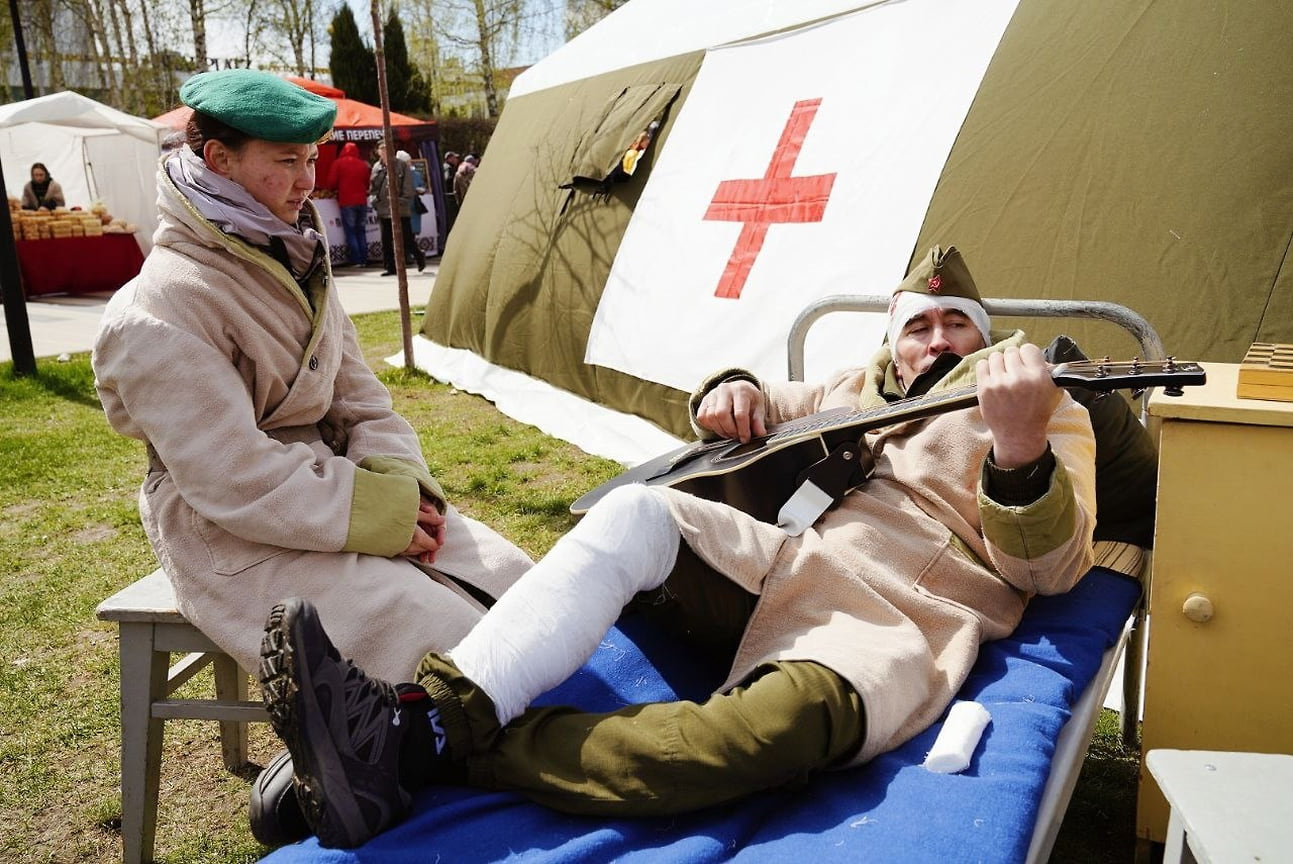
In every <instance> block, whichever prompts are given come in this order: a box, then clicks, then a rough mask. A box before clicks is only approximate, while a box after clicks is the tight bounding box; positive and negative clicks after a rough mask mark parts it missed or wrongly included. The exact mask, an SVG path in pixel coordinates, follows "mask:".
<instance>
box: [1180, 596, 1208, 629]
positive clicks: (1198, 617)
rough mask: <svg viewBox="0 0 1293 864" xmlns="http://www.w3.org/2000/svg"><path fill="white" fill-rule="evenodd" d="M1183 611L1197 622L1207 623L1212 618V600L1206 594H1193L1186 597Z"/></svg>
mask: <svg viewBox="0 0 1293 864" xmlns="http://www.w3.org/2000/svg"><path fill="white" fill-rule="evenodd" d="M1181 612H1183V613H1184V614H1185V617H1186V618H1189V619H1190V620H1191V621H1193V622H1194V623H1195V624H1206V623H1207V622H1209V621H1211V620H1212V601H1211V600H1209V599H1208V598H1207V596H1206V595H1203V594H1191V595H1190V596H1189V597H1186V598H1185V605H1183V606H1182V607H1181Z"/></svg>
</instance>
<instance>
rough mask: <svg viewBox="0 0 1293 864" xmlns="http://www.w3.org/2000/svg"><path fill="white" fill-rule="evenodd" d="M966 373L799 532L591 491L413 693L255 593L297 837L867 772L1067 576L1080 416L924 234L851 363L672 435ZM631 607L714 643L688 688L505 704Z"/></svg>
mask: <svg viewBox="0 0 1293 864" xmlns="http://www.w3.org/2000/svg"><path fill="white" fill-rule="evenodd" d="M967 384H977V389H978V405H977V406H976V407H968V408H962V409H959V410H954V411H950V412H947V413H943V414H939V415H937V416H933V417H928V418H925V419H920V420H915V421H910V422H905V423H900V424H897V425H892V426H888V427H885V428H882V429H878V430H876V431H874V432H870V433H867V435H866V441H865V443H866V444H867V446H868V447H869V449H870V452H871V455H872V457H873V458H874V463H875V467H874V473H873V476H872V477H871V478H870V480H869V481H868V482H866V483H865V484H863V485H862V486H861V487H860V488H859V489H857V490H855V491H852V492H850V493H848V494H847V495H845V496H844V498H843V499H842V501H841V502H840V504H839V506H837V507H835V508H834V509H831V510H829V511H828V512H826V513H825V514H824V515H822V516H821V518H820V519H819V520H817V521H816V522H815V524H813V525H812V526H811V527H809V528H807V530H805V531H803V532H802V533H801V534H799V535H798V536H789V535H788V534H787V533H786V532H785V531H783V530H782V529H780V528H778V527H776V526H774V525H771V524H769V523H766V522H761V521H758V520H757V519H755V518H753V517H751V516H749V515H747V514H745V513H743V512H741V511H739V510H737V509H735V508H733V507H731V506H729V505H727V504H723V503H718V502H714V501H709V500H705V499H702V498H698V497H695V496H692V495H689V494H686V493H684V492H681V491H679V490H677V489H672V488H664V487H658V486H652V487H647V486H641V485H629V486H624V487H622V488H619V489H616V490H614V491H612V492H611V493H609V494H608V495H607V496H606V497H605V498H603V499H602V500H601V501H599V502H598V503H597V504H596V505H594V506H593V507H592V508H591V509H590V510H589V512H588V513H587V515H586V516H585V517H584V519H583V520H582V521H581V522H580V523H579V524H578V525H577V526H576V527H575V528H574V529H573V530H572V531H571V532H570V533H569V534H567V535H566V536H565V537H563V538H562V539H561V540H560V541H558V543H557V544H556V545H555V546H554V547H553V549H552V550H551V552H549V553H548V555H547V556H545V557H544V558H543V560H542V561H540V562H539V563H538V564H537V565H535V567H534V568H533V569H532V570H531V571H529V572H528V573H527V574H526V575H524V576H523V577H522V578H521V579H520V580H519V581H518V582H517V583H516V584H515V585H514V586H513V587H512V588H511V590H510V591H508V592H507V593H506V594H504V596H503V597H502V599H501V600H500V601H499V602H498V603H497V604H496V605H495V606H494V607H493V608H492V609H491V610H490V611H489V612H488V613H487V614H486V615H485V616H484V617H483V618H482V619H481V620H480V622H479V623H478V624H477V625H476V626H475V627H474V628H473V629H472V631H471V632H470V633H469V634H468V635H467V636H466V637H465V638H464V639H462V641H461V642H459V643H458V644H457V645H456V646H455V647H454V648H453V649H451V650H450V651H448V652H446V653H430V654H427V655H426V656H425V657H424V658H423V659H422V661H421V663H419V664H418V666H417V669H416V670H411V671H412V675H411V680H412V681H413V682H416V683H400V684H395V685H392V684H389V683H386V682H384V681H380V680H377V679H374V678H369V677H367V676H366V675H365V673H364V672H363V671H362V670H360V669H359V668H357V667H355V666H354V664H352V663H351V662H350V661H346V660H342V659H341V658H340V656H339V654H338V652H337V651H336V649H335V648H334V647H333V646H332V643H331V642H330V640H329V638H328V636H327V634H326V632H325V629H324V624H325V623H326V622H323V621H321V620H320V618H319V616H318V614H317V613H316V611H315V609H314V608H313V606H311V605H310V604H309V603H308V602H305V601H302V600H298V599H292V600H288V601H286V602H285V603H283V604H281V605H279V606H277V607H275V608H274V610H273V611H272V612H271V613H270V616H269V620H268V623H267V625H266V633H265V638H264V642H263V645H262V652H261V658H262V659H261V665H260V677H261V682H262V686H263V689H264V695H265V699H266V702H267V704H268V707H269V711H270V717H271V721H272V723H273V726H274V729H275V731H276V732H277V733H278V734H279V735H280V736H281V737H282V738H283V740H284V741H285V742H286V743H287V746H288V749H289V750H291V752H292V758H293V763H294V765H295V772H296V781H295V782H296V785H297V792H298V795H299V797H300V799H301V802H302V806H303V808H304V812H305V814H306V818H307V821H308V822H309V823H310V825H311V827H312V828H313V829H314V830H315V832H316V833H317V834H318V835H319V839H320V842H321V843H322V844H323V845H325V846H344V847H350V846H356V845H359V844H362V843H364V842H365V841H366V840H368V839H369V838H371V837H372V836H373V835H375V834H377V833H378V832H380V831H382V830H384V829H386V828H388V827H390V826H391V825H393V824H395V823H397V822H398V821H400V820H401V819H402V818H404V816H405V815H406V813H407V811H408V809H409V805H410V802H411V800H412V797H413V795H414V793H416V792H417V790H418V789H419V788H421V787H422V786H423V785H425V784H430V783H464V782H465V783H468V784H470V785H472V786H476V787H480V788H485V789H497V790H510V791H515V792H518V793H520V794H522V795H525V796H527V797H528V798H530V799H532V800H534V801H537V802H539V803H541V804H544V805H547V806H549V807H552V808H555V809H558V810H562V811H566V812H571V813H580V814H599V815H625V816H646V815H655V814H668V813H678V812H683V811H689V810H695V809H699V808H703V807H707V806H710V805H714V804H719V803H722V802H726V801H730V800H732V799H736V798H739V797H741V796H745V795H748V794H751V793H753V792H756V791H758V790H761V789H767V788H771V787H776V786H779V785H782V784H785V783H787V782H790V781H793V780H795V779H798V778H801V777H803V776H804V775H806V774H809V773H811V772H814V771H820V770H825V769H832V768H842V767H846V766H851V765H856V764H859V763H862V762H866V761H867V760H869V759H871V758H872V757H874V756H876V755H877V754H879V753H882V752H884V751H887V750H889V749H892V748H894V747H896V746H898V745H899V744H901V743H902V742H904V741H906V740H907V739H909V738H911V737H912V736H914V735H916V734H918V733H919V732H921V731H922V730H923V729H925V728H926V727H927V726H929V725H930V724H931V723H932V722H933V721H935V720H936V719H937V718H938V717H939V716H940V715H941V713H942V712H943V711H944V709H945V708H946V707H947V705H948V703H949V702H950V700H951V699H952V696H953V694H954V693H956V691H957V690H958V689H959V688H960V686H961V684H962V683H963V681H964V680H965V678H966V675H967V674H968V672H969V670H970V668H971V666H972V664H973V663H974V660H975V657H976V656H977V653H978V649H979V645H980V644H981V643H983V642H984V641H986V640H990V639H996V638H1000V637H1003V636H1005V635H1007V634H1009V633H1010V632H1011V631H1012V630H1013V629H1014V627H1015V626H1016V625H1017V624H1018V622H1019V620H1020V617H1021V615H1022V613H1023V610H1024V606H1025V604H1026V603H1027V600H1028V598H1029V596H1031V595H1032V594H1035V593H1045V594H1050V593H1060V592H1064V591H1066V590H1068V589H1069V588H1071V587H1072V586H1073V585H1074V584H1075V583H1076V582H1077V581H1078V580H1079V579H1080V578H1081V577H1082V575H1083V574H1084V573H1086V572H1087V570H1088V569H1089V568H1090V567H1091V565H1092V558H1093V554H1092V531H1093V527H1094V524H1095V482H1094V475H1095V465H1094V456H1095V442H1094V438H1093V436H1092V431H1091V424H1090V420H1089V418H1088V415H1087V412H1086V410H1085V409H1084V408H1082V407H1081V406H1080V405H1079V404H1077V403H1076V402H1075V401H1074V400H1073V399H1072V398H1071V397H1069V396H1068V395H1067V394H1066V393H1064V392H1062V391H1061V390H1059V389H1058V388H1057V387H1056V386H1055V384H1054V383H1053V381H1052V378H1051V375H1050V372H1049V369H1048V367H1047V365H1046V363H1045V361H1044V359H1043V356H1042V352H1041V351H1040V349H1038V348H1037V347H1036V346H1035V345H1032V344H1028V343H1026V342H1025V337H1024V334H1023V333H1022V332H1020V331H1013V332H993V333H990V332H989V320H988V316H987V313H986V312H985V310H984V308H983V306H982V303H981V300H980V297H979V292H978V290H977V288H976V287H975V284H974V280H973V278H972V277H971V275H970V273H969V270H968V269H967V267H966V265H965V262H964V261H963V259H962V257H961V256H960V254H959V253H958V252H957V251H956V250H955V249H952V248H949V249H947V250H946V251H944V250H942V249H940V248H939V247H937V246H936V247H934V248H933V249H932V250H931V251H930V253H929V254H928V255H927V256H926V257H925V258H924V259H923V260H922V261H921V263H920V265H919V266H918V267H916V268H915V270H914V271H913V272H912V273H911V274H910V275H909V276H908V277H907V278H906V279H905V280H903V282H902V283H901V284H900V285H899V286H898V287H897V289H895V292H894V295H893V301H892V303H891V305H890V321H889V331H888V336H887V341H886V344H885V345H883V346H882V347H881V348H880V350H879V351H878V352H877V354H876V355H875V357H874V358H873V360H872V362H871V364H870V366H869V367H867V368H865V369H861V368H859V369H851V370H847V371H845V372H843V373H840V374H837V375H836V376H834V377H833V378H831V379H830V380H828V381H827V382H825V383H823V384H818V385H808V384H804V383H799V382H786V383H776V384H772V383H768V384H760V382H758V380H757V378H756V377H755V376H754V375H752V374H750V373H748V372H745V371H743V370H728V371H725V372H723V373H720V374H718V375H715V376H713V377H711V378H710V379H709V380H707V381H706V382H705V383H704V384H702V386H701V387H700V388H698V389H697V391H696V393H695V394H693V397H692V401H691V405H692V413H693V417H694V420H695V423H696V425H697V427H698V428H699V429H701V430H704V431H705V432H706V433H707V434H709V435H711V436H713V435H720V436H726V437H730V438H738V439H740V440H742V441H744V440H747V439H749V438H750V437H751V436H757V435H761V434H763V433H764V431H765V430H766V428H767V426H768V425H769V424H775V423H780V422H784V421H786V420H788V419H791V418H795V417H799V416H803V415H806V414H809V413H812V412H816V411H821V410H826V409H831V408H836V407H847V408H859V407H862V408H865V407H868V406H877V405H883V404H885V403H886V402H888V401H896V400H898V399H901V398H906V397H911V396H917V395H920V394H923V393H929V392H937V391H940V390H944V389H950V388H955V387H958V386H963V385H967ZM635 597H636V598H638V600H639V602H647V603H652V602H657V601H658V602H659V603H660V607H659V608H663V609H665V610H667V611H668V614H670V615H672V616H673V617H675V618H676V619H677V621H678V622H679V624H680V626H679V628H678V629H680V630H682V631H684V632H690V633H692V634H695V635H697V636H698V637H700V638H701V639H702V640H703V641H705V642H706V643H707V644H709V645H714V644H719V645H723V646H725V648H724V650H726V651H728V655H727V656H728V657H729V658H730V664H731V665H730V672H729V674H728V677H727V680H726V681H724V682H723V684H722V685H721V686H720V687H719V688H718V689H717V690H716V691H715V693H714V694H713V695H712V696H711V697H709V698H708V699H707V700H706V701H704V702H703V703H695V702H686V701H678V702H663V703H652V704H645V705H631V706H626V707H624V708H622V709H620V710H618V711H614V712H611V713H607V714H590V713H586V712H583V711H580V710H577V709H573V708H563V707H547V708H530V707H529V706H530V703H531V702H532V700H534V699H535V698H536V697H537V696H539V695H540V694H542V693H544V692H545V691H547V690H548V689H550V688H552V687H553V686H555V685H556V684H558V683H560V682H561V681H562V680H564V679H565V678H566V677H567V676H569V675H570V674H572V673H573V672H574V671H575V670H576V669H577V668H578V667H579V666H580V665H581V664H582V663H583V662H584V661H585V660H586V659H588V658H589V656H590V655H591V654H592V652H593V651H594V650H595V649H596V648H597V646H598V643H599V641H600V639H601V638H602V636H603V634H604V633H605V632H606V630H607V629H608V628H609V627H610V626H611V625H612V624H613V623H614V622H615V620H616V619H617V617H618V616H619V615H620V612H621V610H622V609H623V607H624V606H625V605H626V604H627V603H629V602H630V601H633V600H634V598H635Z"/></svg>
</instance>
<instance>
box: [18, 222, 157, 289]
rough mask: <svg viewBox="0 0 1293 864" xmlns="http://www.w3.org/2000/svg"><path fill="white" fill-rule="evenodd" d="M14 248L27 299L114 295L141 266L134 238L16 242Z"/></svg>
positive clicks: (70, 238)
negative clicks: (96, 292) (63, 295)
mask: <svg viewBox="0 0 1293 864" xmlns="http://www.w3.org/2000/svg"><path fill="white" fill-rule="evenodd" d="M14 245H16V246H17V247H18V267H19V269H20V270H21V271H22V285H23V291H24V292H25V293H26V295H27V296H28V297H35V296H38V295H40V294H88V293H90V292H92V291H115V290H116V289H118V288H120V287H121V286H122V285H125V284H126V283H127V282H129V281H130V280H131V279H133V278H135V274H136V273H138V272H139V268H140V267H142V266H143V264H144V253H143V252H141V251H139V241H137V240H136V239H135V235H134V234H104V235H103V236H101V237H55V238H52V239H49V240H19V241H18V242H17V243H15V244H14Z"/></svg>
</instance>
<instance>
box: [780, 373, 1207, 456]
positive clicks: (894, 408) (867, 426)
mask: <svg viewBox="0 0 1293 864" xmlns="http://www.w3.org/2000/svg"><path fill="white" fill-rule="evenodd" d="M1051 380H1053V381H1054V382H1055V383H1056V385H1057V386H1059V387H1063V388H1065V389H1069V390H1096V391H1110V390H1145V389H1148V388H1150V387H1167V388H1168V391H1167V392H1168V393H1169V394H1170V393H1173V392H1174V391H1175V393H1177V394H1179V392H1180V388H1181V387H1183V386H1187V385H1195V384H1202V383H1203V382H1204V381H1205V380H1206V375H1205V373H1204V371H1203V368H1202V367H1201V366H1199V365H1198V364H1197V363H1189V362H1181V361H1177V360H1175V359H1173V358H1171V357H1169V358H1168V359H1167V360H1164V361H1154V362H1149V361H1140V360H1133V361H1130V362H1123V363H1111V362H1110V361H1108V360H1082V361H1078V362H1075V363H1061V364H1059V365H1057V366H1053V367H1051ZM978 402H979V391H978V388H977V387H975V386H974V385H970V386H968V387H957V388H954V389H951V390H940V391H936V392H933V393H926V394H925V395H924V396H916V397H913V398H910V399H902V400H899V401H897V402H890V403H888V404H885V405H879V406H876V407H874V408H866V409H863V410H860V411H849V412H843V411H841V412H830V411H828V412H824V413H821V414H810V415H808V416H807V417H802V418H799V419H797V420H791V421H789V422H787V423H779V424H777V425H776V426H774V427H773V428H772V429H770V430H769V434H768V435H767V436H766V437H765V438H763V439H761V440H762V441H765V442H767V443H769V444H771V443H775V442H779V441H785V440H788V439H792V438H799V437H802V436H804V435H805V434H808V433H820V432H824V431H827V430H829V429H840V428H845V427H849V428H852V427H857V429H858V431H859V432H868V431H871V430H872V429H879V428H881V427H883V426H892V425H894V424H896V423H905V422H907V421H910V420H919V419H921V418H924V417H932V416H933V415H935V414H942V413H945V412H947V411H956V410H958V409H960V408H968V407H970V406H972V405H977V404H978Z"/></svg>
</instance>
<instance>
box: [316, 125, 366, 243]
mask: <svg viewBox="0 0 1293 864" xmlns="http://www.w3.org/2000/svg"><path fill="white" fill-rule="evenodd" d="M371 173H372V169H371V168H370V167H369V165H368V163H367V162H366V161H365V160H364V159H363V158H362V157H360V155H359V145H357V144H356V143H355V142H353V141H347V142H346V144H345V146H343V147H342V148H341V155H340V156H338V157H337V160H336V161H335V162H333V163H332V170H331V171H329V172H328V181H327V182H326V183H324V184H322V185H323V186H324V188H326V189H334V190H336V193H337V207H339V208H340V209H341V228H342V230H344V231H345V232H346V249H347V250H348V254H349V256H350V263H351V264H353V265H354V266H356V267H364V266H366V265H367V264H368V182H369V180H370V175H371Z"/></svg>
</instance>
